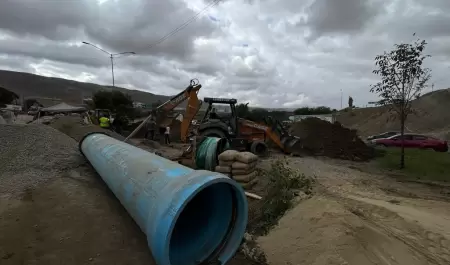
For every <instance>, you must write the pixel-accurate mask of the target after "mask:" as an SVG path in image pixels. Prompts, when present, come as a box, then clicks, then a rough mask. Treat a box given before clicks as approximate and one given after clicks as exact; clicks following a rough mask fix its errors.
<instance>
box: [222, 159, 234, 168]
mask: <svg viewBox="0 0 450 265" xmlns="http://www.w3.org/2000/svg"><path fill="white" fill-rule="evenodd" d="M233 163H234V162H233V160H232V161H221V160H219V166H222V167H231V165H232V164H233Z"/></svg>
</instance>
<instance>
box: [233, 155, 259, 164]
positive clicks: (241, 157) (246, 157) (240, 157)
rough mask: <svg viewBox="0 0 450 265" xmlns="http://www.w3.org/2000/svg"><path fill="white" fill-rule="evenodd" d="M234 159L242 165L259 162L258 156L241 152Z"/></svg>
mask: <svg viewBox="0 0 450 265" xmlns="http://www.w3.org/2000/svg"><path fill="white" fill-rule="evenodd" d="M234 159H235V160H236V161H239V162H242V163H246V164H250V163H252V162H256V161H257V160H258V156H257V155H255V154H253V153H250V152H240V153H238V154H237V155H235V157H234Z"/></svg>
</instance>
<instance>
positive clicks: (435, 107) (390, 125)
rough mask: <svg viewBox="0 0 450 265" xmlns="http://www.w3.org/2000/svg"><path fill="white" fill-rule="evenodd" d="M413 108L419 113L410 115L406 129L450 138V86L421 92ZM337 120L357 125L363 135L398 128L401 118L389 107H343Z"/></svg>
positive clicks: (348, 125)
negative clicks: (348, 108) (395, 115)
mask: <svg viewBox="0 0 450 265" xmlns="http://www.w3.org/2000/svg"><path fill="white" fill-rule="evenodd" d="M413 108H414V109H415V111H416V113H415V114H410V115H409V117H408V119H407V122H406V131H407V132H417V133H424V134H430V135H434V136H436V137H439V138H443V139H447V140H450V111H449V110H450V88H449V89H443V90H436V91H433V92H430V93H427V94H425V95H423V96H421V97H420V98H418V99H416V100H414V101H413ZM336 120H337V121H339V122H340V123H342V124H343V125H344V126H346V127H349V128H353V129H357V130H358V132H359V134H360V135H362V136H368V135H372V134H377V133H381V132H385V131H391V130H393V131H397V130H399V128H400V122H399V121H398V120H396V119H394V118H393V117H392V115H389V114H388V112H387V107H372V108H360V109H354V110H353V111H352V112H344V111H341V112H339V113H338V115H337V116H336Z"/></svg>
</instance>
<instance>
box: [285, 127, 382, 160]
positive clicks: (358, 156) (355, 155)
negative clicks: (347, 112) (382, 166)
mask: <svg viewBox="0 0 450 265" xmlns="http://www.w3.org/2000/svg"><path fill="white" fill-rule="evenodd" d="M290 133H291V134H292V135H295V136H298V137H300V142H299V144H298V145H299V146H301V148H302V149H303V150H304V151H306V152H307V153H309V154H311V155H323V156H328V157H332V158H340V159H346V160H355V161H366V160H369V159H371V158H373V157H374V150H373V148H371V147H369V146H367V145H366V144H365V143H364V142H363V141H362V140H361V139H360V138H359V137H358V136H357V134H356V131H355V130H351V129H348V128H345V127H343V126H342V125H341V124H340V123H337V122H336V123H330V122H327V121H324V120H321V119H318V118H308V119H304V120H302V121H300V122H297V123H294V124H293V125H292V127H291V129H290Z"/></svg>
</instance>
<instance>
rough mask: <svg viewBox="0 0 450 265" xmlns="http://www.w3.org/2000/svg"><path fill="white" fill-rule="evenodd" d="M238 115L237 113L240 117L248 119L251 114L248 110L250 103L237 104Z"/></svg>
mask: <svg viewBox="0 0 450 265" xmlns="http://www.w3.org/2000/svg"><path fill="white" fill-rule="evenodd" d="M236 113H237V115H238V117H241V118H244V119H247V118H248V116H249V114H250V109H249V108H248V103H246V104H242V103H241V104H237V105H236Z"/></svg>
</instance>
